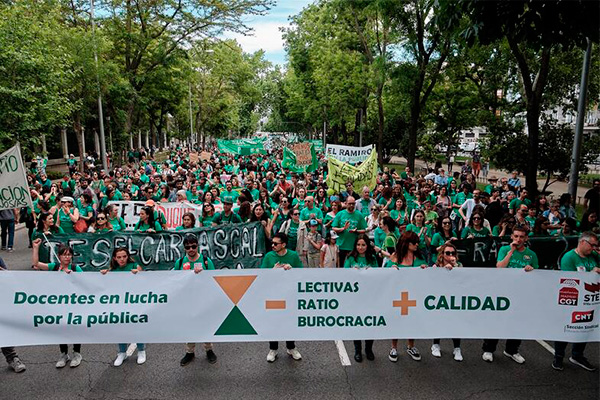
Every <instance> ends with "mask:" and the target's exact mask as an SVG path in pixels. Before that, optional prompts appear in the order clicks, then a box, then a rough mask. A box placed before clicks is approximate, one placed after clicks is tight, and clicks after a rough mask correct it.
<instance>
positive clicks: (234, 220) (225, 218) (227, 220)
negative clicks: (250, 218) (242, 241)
mask: <svg viewBox="0 0 600 400" xmlns="http://www.w3.org/2000/svg"><path fill="white" fill-rule="evenodd" d="M213 222H214V223H215V224H217V225H229V224H239V223H241V222H242V219H241V218H240V216H239V215H237V214H236V213H234V212H233V211H232V212H231V214H229V215H225V212H220V213H217V214H215V216H214V218H213Z"/></svg>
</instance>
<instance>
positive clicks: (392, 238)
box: [382, 233, 398, 252]
mask: <svg viewBox="0 0 600 400" xmlns="http://www.w3.org/2000/svg"><path fill="white" fill-rule="evenodd" d="M396 243H398V238H397V237H396V235H394V233H388V234H387V235H386V236H385V239H384V240H383V246H382V249H384V250H386V251H387V250H388V249H395V248H396ZM393 251H394V250H392V252H393Z"/></svg>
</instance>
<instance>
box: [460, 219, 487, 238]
mask: <svg viewBox="0 0 600 400" xmlns="http://www.w3.org/2000/svg"><path fill="white" fill-rule="evenodd" d="M490 236H491V233H490V230H489V229H488V228H486V227H485V226H483V213H480V212H474V213H473V214H471V218H470V220H469V224H468V226H466V227H465V228H464V229H463V230H462V233H461V235H460V237H461V239H473V238H486V237H490Z"/></svg>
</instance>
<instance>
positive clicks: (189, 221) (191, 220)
mask: <svg viewBox="0 0 600 400" xmlns="http://www.w3.org/2000/svg"><path fill="white" fill-rule="evenodd" d="M211 223H212V222H211ZM195 227H196V216H195V215H194V214H193V213H191V212H186V213H185V214H183V217H182V218H181V225H180V226H178V227H177V228H175V231H182V230H184V229H193V228H195Z"/></svg>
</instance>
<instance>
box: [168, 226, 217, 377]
mask: <svg viewBox="0 0 600 400" xmlns="http://www.w3.org/2000/svg"><path fill="white" fill-rule="evenodd" d="M183 248H184V250H185V256H183V257H182V258H180V259H179V260H177V261H175V267H174V268H173V269H174V270H177V271H189V270H192V271H194V273H196V274H198V273H200V272H202V271H203V270H205V269H206V270H214V269H215V265H214V264H213V262H212V260H211V259H210V258H209V257H208V256H204V255H203V254H202V252H199V251H198V237H197V236H196V235H193V234H187V235H185V237H184V238H183ZM204 351H206V358H207V360H208V362H209V363H211V364H214V363H216V362H217V355H216V354H215V352H214V350H213V345H212V343H208V342H207V343H204ZM195 357H196V343H186V344H185V355H184V356H183V358H182V359H181V361H180V363H179V364H180V365H181V366H182V367H184V366H186V365H188V364H189V363H190V362H192V361H193V360H194V358H195Z"/></svg>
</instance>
